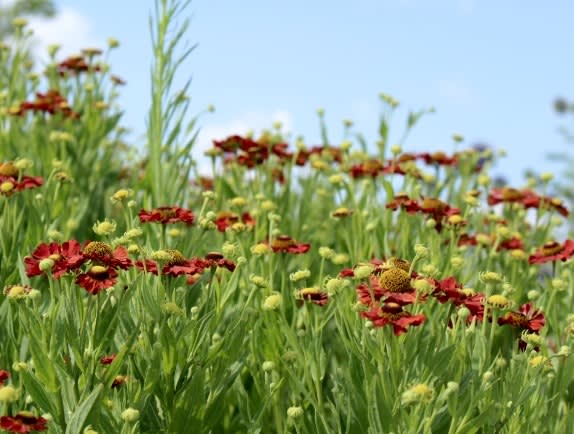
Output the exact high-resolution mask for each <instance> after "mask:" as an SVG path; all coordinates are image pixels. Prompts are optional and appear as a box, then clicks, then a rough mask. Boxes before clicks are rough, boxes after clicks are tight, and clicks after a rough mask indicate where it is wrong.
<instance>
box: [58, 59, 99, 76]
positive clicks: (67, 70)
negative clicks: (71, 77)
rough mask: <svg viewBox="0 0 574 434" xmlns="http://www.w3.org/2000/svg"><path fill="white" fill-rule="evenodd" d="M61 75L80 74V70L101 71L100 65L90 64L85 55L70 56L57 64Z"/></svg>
mask: <svg viewBox="0 0 574 434" xmlns="http://www.w3.org/2000/svg"><path fill="white" fill-rule="evenodd" d="M57 69H58V73H59V74H60V76H62V77H63V76H66V75H67V74H79V73H80V72H88V71H90V72H92V71H100V70H101V66H100V65H90V64H89V63H88V62H87V61H86V59H85V58H84V57H83V56H70V57H68V58H67V59H65V60H63V61H62V62H60V63H59V64H58V66H57Z"/></svg>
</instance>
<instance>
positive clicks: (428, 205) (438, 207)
mask: <svg viewBox="0 0 574 434" xmlns="http://www.w3.org/2000/svg"><path fill="white" fill-rule="evenodd" d="M421 208H424V209H427V210H430V211H442V210H443V209H445V208H446V204H445V203H444V202H443V201H441V200H439V199H433V198H427V199H424V200H423V202H422V204H421Z"/></svg>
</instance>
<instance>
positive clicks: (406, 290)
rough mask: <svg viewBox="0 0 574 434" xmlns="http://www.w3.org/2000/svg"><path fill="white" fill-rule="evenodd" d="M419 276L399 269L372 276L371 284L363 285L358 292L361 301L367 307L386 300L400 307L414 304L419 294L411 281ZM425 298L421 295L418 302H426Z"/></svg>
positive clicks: (391, 269) (357, 289)
mask: <svg viewBox="0 0 574 434" xmlns="http://www.w3.org/2000/svg"><path fill="white" fill-rule="evenodd" d="M417 276H418V274H417V273H416V272H414V271H413V272H412V273H411V275H410V276H409V274H408V272H407V271H405V270H403V269H401V268H397V267H393V268H390V269H387V270H385V271H383V272H382V273H381V275H380V276H377V275H371V277H370V279H369V283H361V284H360V285H358V286H357V288H356V291H357V295H358V296H359V301H360V302H361V303H363V304H366V305H371V304H373V303H376V302H379V301H381V300H384V301H385V302H392V303H395V304H398V305H400V306H405V305H407V304H412V303H415V302H416V301H417V293H416V291H415V289H414V288H413V287H412V286H411V279H412V278H416V277H417ZM424 298H425V297H424V296H421V295H419V296H418V301H424Z"/></svg>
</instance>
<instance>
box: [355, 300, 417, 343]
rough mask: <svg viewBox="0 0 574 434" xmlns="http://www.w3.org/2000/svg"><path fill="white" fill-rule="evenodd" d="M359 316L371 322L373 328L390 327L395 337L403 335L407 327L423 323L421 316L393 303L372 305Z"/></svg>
mask: <svg viewBox="0 0 574 434" xmlns="http://www.w3.org/2000/svg"><path fill="white" fill-rule="evenodd" d="M361 316H362V317H363V318H366V319H369V320H371V321H372V323H373V326H374V327H383V326H385V325H391V326H392V327H393V333H394V334H395V336H399V335H401V334H403V333H405V332H406V331H407V328H408V327H409V326H418V325H421V324H422V323H423V322H424V321H425V316H424V315H423V314H419V315H413V314H411V313H410V312H407V311H405V310H403V308H402V306H401V305H399V304H397V303H394V302H384V303H381V304H374V305H373V306H372V307H371V309H370V310H368V311H366V312H362V313H361Z"/></svg>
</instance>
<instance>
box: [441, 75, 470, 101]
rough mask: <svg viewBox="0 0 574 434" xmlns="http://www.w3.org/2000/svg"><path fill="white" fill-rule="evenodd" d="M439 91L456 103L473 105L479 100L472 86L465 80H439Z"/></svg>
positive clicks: (448, 99)
mask: <svg viewBox="0 0 574 434" xmlns="http://www.w3.org/2000/svg"><path fill="white" fill-rule="evenodd" d="M438 92H439V95H440V96H441V97H442V98H445V99H446V100H447V101H449V102H451V103H454V104H459V105H471V104H474V103H476V100H477V98H476V95H475V93H474V91H473V90H472V88H471V87H470V86H469V85H468V84H467V83H465V82H464V81H463V80H457V79H444V80H439V82H438Z"/></svg>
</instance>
